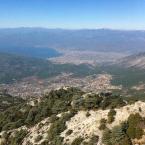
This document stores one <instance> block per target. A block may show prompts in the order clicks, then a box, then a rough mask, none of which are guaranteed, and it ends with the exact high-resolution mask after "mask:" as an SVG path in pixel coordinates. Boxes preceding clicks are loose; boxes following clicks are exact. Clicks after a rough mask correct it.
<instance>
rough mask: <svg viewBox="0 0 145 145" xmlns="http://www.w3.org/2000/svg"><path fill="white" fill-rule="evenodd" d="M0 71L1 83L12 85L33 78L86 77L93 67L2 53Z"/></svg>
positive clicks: (0, 54)
mask: <svg viewBox="0 0 145 145" xmlns="http://www.w3.org/2000/svg"><path fill="white" fill-rule="evenodd" d="M0 69H1V70H0V83H11V82H14V81H18V80H21V79H23V78H26V77H32V76H36V77H40V78H49V77H52V76H57V75H59V74H61V73H72V74H74V75H85V74H88V73H90V72H91V71H92V68H91V67H89V66H88V65H84V64H82V65H73V64H54V63H52V62H50V61H47V60H45V59H38V58H31V57H24V56H19V55H14V54H9V53H0ZM82 72H83V73H82Z"/></svg>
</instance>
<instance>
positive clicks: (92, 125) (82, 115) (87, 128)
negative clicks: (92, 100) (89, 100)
mask: <svg viewBox="0 0 145 145" xmlns="http://www.w3.org/2000/svg"><path fill="white" fill-rule="evenodd" d="M140 109H141V110H142V111H141V112H140V111H139V110H140ZM115 111H116V115H115V120H114V122H113V123H112V124H108V123H107V124H106V125H107V127H108V128H109V129H112V128H113V127H114V126H116V125H119V124H120V123H121V122H123V121H126V120H127V119H128V117H129V115H130V114H135V113H139V114H140V115H141V116H142V117H145V102H141V101H138V102H136V103H134V104H131V105H126V106H124V107H121V108H117V109H115ZM108 112H109V109H107V110H101V109H100V110H96V111H95V110H91V111H89V116H87V115H86V113H87V111H79V112H78V113H77V114H76V115H75V116H73V117H72V118H71V119H70V120H69V121H67V122H66V127H67V128H66V129H65V130H64V131H63V132H61V134H60V137H63V138H64V143H67V144H68V145H70V144H71V143H72V142H73V140H74V139H76V138H78V137H82V138H83V139H84V141H88V140H89V139H90V138H91V137H92V136H93V135H96V136H99V141H98V144H97V145H102V133H103V131H102V130H100V129H99V125H100V120H101V119H102V118H104V119H107V115H108ZM58 116H59V117H60V116H61V114H58ZM50 125H51V123H50V122H49V118H45V119H44V120H42V121H41V122H40V123H38V124H36V125H35V126H33V127H31V128H28V127H25V126H22V127H21V128H18V129H17V130H20V129H25V130H27V131H28V134H27V136H26V137H25V138H24V139H23V142H22V145H27V144H28V143H30V144H35V145H38V144H41V143H42V142H44V141H45V140H47V132H48V131H49V127H50ZM69 130H71V134H69V135H68V134H66V132H68V131H69ZM14 131H16V130H11V132H14ZM2 134H3V132H1V133H0V136H2ZM40 136H41V138H40ZM38 138H40V140H37V139H38ZM142 140H145V137H144V136H143V138H142ZM142 140H141V141H142ZM3 141H4V139H3V138H0V144H2V143H3Z"/></svg>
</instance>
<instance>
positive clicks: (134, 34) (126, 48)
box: [0, 28, 145, 53]
mask: <svg viewBox="0 0 145 145" xmlns="http://www.w3.org/2000/svg"><path fill="white" fill-rule="evenodd" d="M31 47H32V48H55V49H60V48H63V49H67V50H68V49H69V50H93V51H103V52H104V51H105V52H108V51H109V52H110V51H112V52H131V53H135V52H143V51H145V31H123V30H111V29H92V30H91V29H82V30H65V29H44V28H12V29H0V51H4V50H7V49H11V48H31Z"/></svg>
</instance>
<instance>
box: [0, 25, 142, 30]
mask: <svg viewBox="0 0 145 145" xmlns="http://www.w3.org/2000/svg"><path fill="white" fill-rule="evenodd" d="M0 29H52V30H57V29H58V30H116V31H145V29H124V28H107V27H106V28H104V27H102V28H101V27H100V28H61V27H54V28H52V27H41V26H18V27H0Z"/></svg>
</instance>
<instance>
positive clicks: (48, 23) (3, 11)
mask: <svg viewBox="0 0 145 145" xmlns="http://www.w3.org/2000/svg"><path fill="white" fill-rule="evenodd" d="M0 27H48V28H71V29H72V28H73V29H76V28H77V29H78V28H113V29H144V30H145V0H0Z"/></svg>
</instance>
